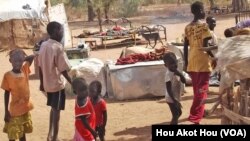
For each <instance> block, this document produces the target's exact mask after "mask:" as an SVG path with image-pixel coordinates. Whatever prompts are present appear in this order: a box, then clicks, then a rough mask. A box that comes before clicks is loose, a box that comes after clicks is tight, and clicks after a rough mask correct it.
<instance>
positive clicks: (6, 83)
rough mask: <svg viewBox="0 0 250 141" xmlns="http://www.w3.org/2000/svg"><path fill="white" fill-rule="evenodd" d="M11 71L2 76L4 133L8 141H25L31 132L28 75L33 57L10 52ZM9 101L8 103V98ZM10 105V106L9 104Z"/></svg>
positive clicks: (19, 50)
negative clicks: (27, 134)
mask: <svg viewBox="0 0 250 141" xmlns="http://www.w3.org/2000/svg"><path fill="white" fill-rule="evenodd" d="M9 56H10V59H9V61H10V63H11V64H12V67H13V68H12V70H11V71H8V72H6V73H5V74H4V77H3V81H2V85H1V88H2V89H3V90H5V93H4V105H5V116H4V121H5V126H4V132H5V133H7V134H8V138H9V140H10V141H15V140H17V139H19V140H20V141H26V137H25V134H26V133H31V132H32V130H33V127H32V121H31V115H30V112H29V111H30V110H31V109H33V105H32V103H31V101H30V90H29V73H30V69H29V67H30V65H31V64H32V61H33V59H34V55H30V56H27V57H26V54H25V52H24V51H23V50H21V49H14V50H11V51H10V53H9ZM10 95H11V100H10V102H9V97H10ZM9 103H10V104H9Z"/></svg>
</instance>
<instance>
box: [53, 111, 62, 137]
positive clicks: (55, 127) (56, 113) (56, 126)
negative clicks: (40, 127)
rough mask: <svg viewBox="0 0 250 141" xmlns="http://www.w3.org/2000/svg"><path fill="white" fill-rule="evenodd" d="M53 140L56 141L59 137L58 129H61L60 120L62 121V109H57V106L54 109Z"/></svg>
mask: <svg viewBox="0 0 250 141" xmlns="http://www.w3.org/2000/svg"><path fill="white" fill-rule="evenodd" d="M52 111H53V112H52V114H53V116H52V117H53V118H52V132H53V135H52V141H56V140H57V137H58V131H59V121H60V110H57V109H55V108H53V109H52Z"/></svg>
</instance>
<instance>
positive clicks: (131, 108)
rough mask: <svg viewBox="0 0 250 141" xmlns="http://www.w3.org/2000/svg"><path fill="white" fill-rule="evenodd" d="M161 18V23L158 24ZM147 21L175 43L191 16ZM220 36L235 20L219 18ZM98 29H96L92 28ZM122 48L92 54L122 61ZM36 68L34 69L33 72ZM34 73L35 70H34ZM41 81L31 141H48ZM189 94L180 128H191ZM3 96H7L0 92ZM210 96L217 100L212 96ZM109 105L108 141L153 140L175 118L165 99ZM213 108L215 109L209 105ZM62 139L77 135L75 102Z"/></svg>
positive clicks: (64, 119) (64, 117)
mask: <svg viewBox="0 0 250 141" xmlns="http://www.w3.org/2000/svg"><path fill="white" fill-rule="evenodd" d="M159 17H161V18H160V19H161V20H156V19H157V18H159ZM146 19H147V20H145V18H144V19H143V20H138V19H136V20H135V21H137V24H140V23H141V24H143V23H147V24H148V23H149V24H155V22H156V21H160V23H161V24H163V25H164V26H166V28H167V34H168V35H167V36H168V41H171V40H175V39H176V38H177V37H179V36H181V34H182V33H183V30H184V27H185V25H187V24H188V22H189V21H191V17H190V16H188V17H187V18H184V20H180V19H179V18H178V16H177V18H176V19H174V18H168V17H166V16H165V15H160V16H158V15H157V16H155V17H148V18H146ZM217 20H218V21H217V27H216V33H217V35H218V36H219V37H223V31H224V29H225V28H226V27H230V26H233V25H234V17H233V16H232V15H231V16H220V17H218V18H217ZM85 24H86V23H84V22H77V23H71V24H70V25H71V28H72V29H74V33H73V34H77V33H79V32H81V30H82V28H85V27H88V28H89V27H91V26H90V25H88V26H87V25H86V26H84V25H85ZM92 28H95V27H92ZM121 49H122V48H113V49H106V50H104V49H99V50H97V51H92V52H91V57H96V58H99V59H102V60H103V61H105V60H107V59H113V60H115V59H116V58H118V57H119V54H120V52H121ZM26 52H27V53H28V54H31V53H32V51H31V50H26ZM6 54H7V53H6V52H1V53H0V60H1V65H0V78H2V77H3V74H4V72H6V71H8V70H10V69H11V65H10V63H9V61H8V57H7V56H6ZM33 69H34V67H33V66H32V70H33ZM33 72H34V70H33ZM38 86H39V81H38V80H37V79H34V78H33V77H31V79H30V90H31V98H32V100H33V103H34V105H35V108H34V110H32V112H31V113H32V119H33V124H34V132H33V133H31V134H28V135H27V140H29V141H45V140H46V136H47V132H48V119H49V118H48V117H49V110H50V108H49V107H47V106H46V97H45V95H44V94H43V93H41V92H40V91H39V90H38ZM217 89H218V88H216V87H215V88H210V91H213V92H217ZM186 90H187V93H186V94H185V95H184V96H183V97H182V101H181V103H182V105H183V114H182V116H181V117H180V124H190V123H189V122H188V121H187V117H188V115H189V109H190V106H191V103H192V88H191V87H187V88H186ZM0 93H2V94H3V93H4V91H3V90H0ZM210 96H214V95H211V94H210ZM3 99H4V96H3V95H2V96H1V97H0V103H1V105H0V111H1V112H0V119H1V120H0V129H2V128H3V124H4V121H3V117H4V104H3V103H4V100H3ZM107 101H108V105H107V107H108V123H107V128H106V131H107V132H106V139H107V140H108V141H121V140H126V141H147V140H151V139H150V138H151V125H152V124H168V123H169V121H170V119H171V114H170V111H169V108H168V106H167V104H166V103H165V101H164V98H163V97H161V98H155V99H141V100H129V101H114V100H107ZM207 107H211V105H207ZM201 124H220V117H218V116H216V115H213V116H211V117H208V118H205V119H203V120H202V122H201ZM60 127H61V128H60V131H59V137H60V139H62V140H63V141H70V140H71V139H72V137H73V134H74V99H72V98H68V99H67V102H66V110H65V111H62V112H61V121H60ZM0 140H1V141H7V136H6V134H4V133H2V132H0Z"/></svg>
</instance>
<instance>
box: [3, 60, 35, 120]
mask: <svg viewBox="0 0 250 141" xmlns="http://www.w3.org/2000/svg"><path fill="white" fill-rule="evenodd" d="M29 66H30V64H29V63H28V62H24V64H23V66H22V68H21V73H18V74H16V73H14V72H13V71H8V72H6V73H5V74H4V76H3V81H2V85H1V88H2V89H4V90H6V91H9V92H10V95H11V100H10V105H9V112H10V115H11V116H13V117H15V116H21V115H23V114H25V113H27V112H28V111H30V110H31V109H33V104H32V103H31V101H30V90H29V74H30V69H29Z"/></svg>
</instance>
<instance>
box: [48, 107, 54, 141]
mask: <svg viewBox="0 0 250 141" xmlns="http://www.w3.org/2000/svg"><path fill="white" fill-rule="evenodd" d="M49 117H50V118H49V133H48V137H47V140H48V141H51V139H52V137H53V132H52V131H53V129H52V127H53V126H52V123H53V122H52V121H53V110H52V108H51V110H50V115H49Z"/></svg>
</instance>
